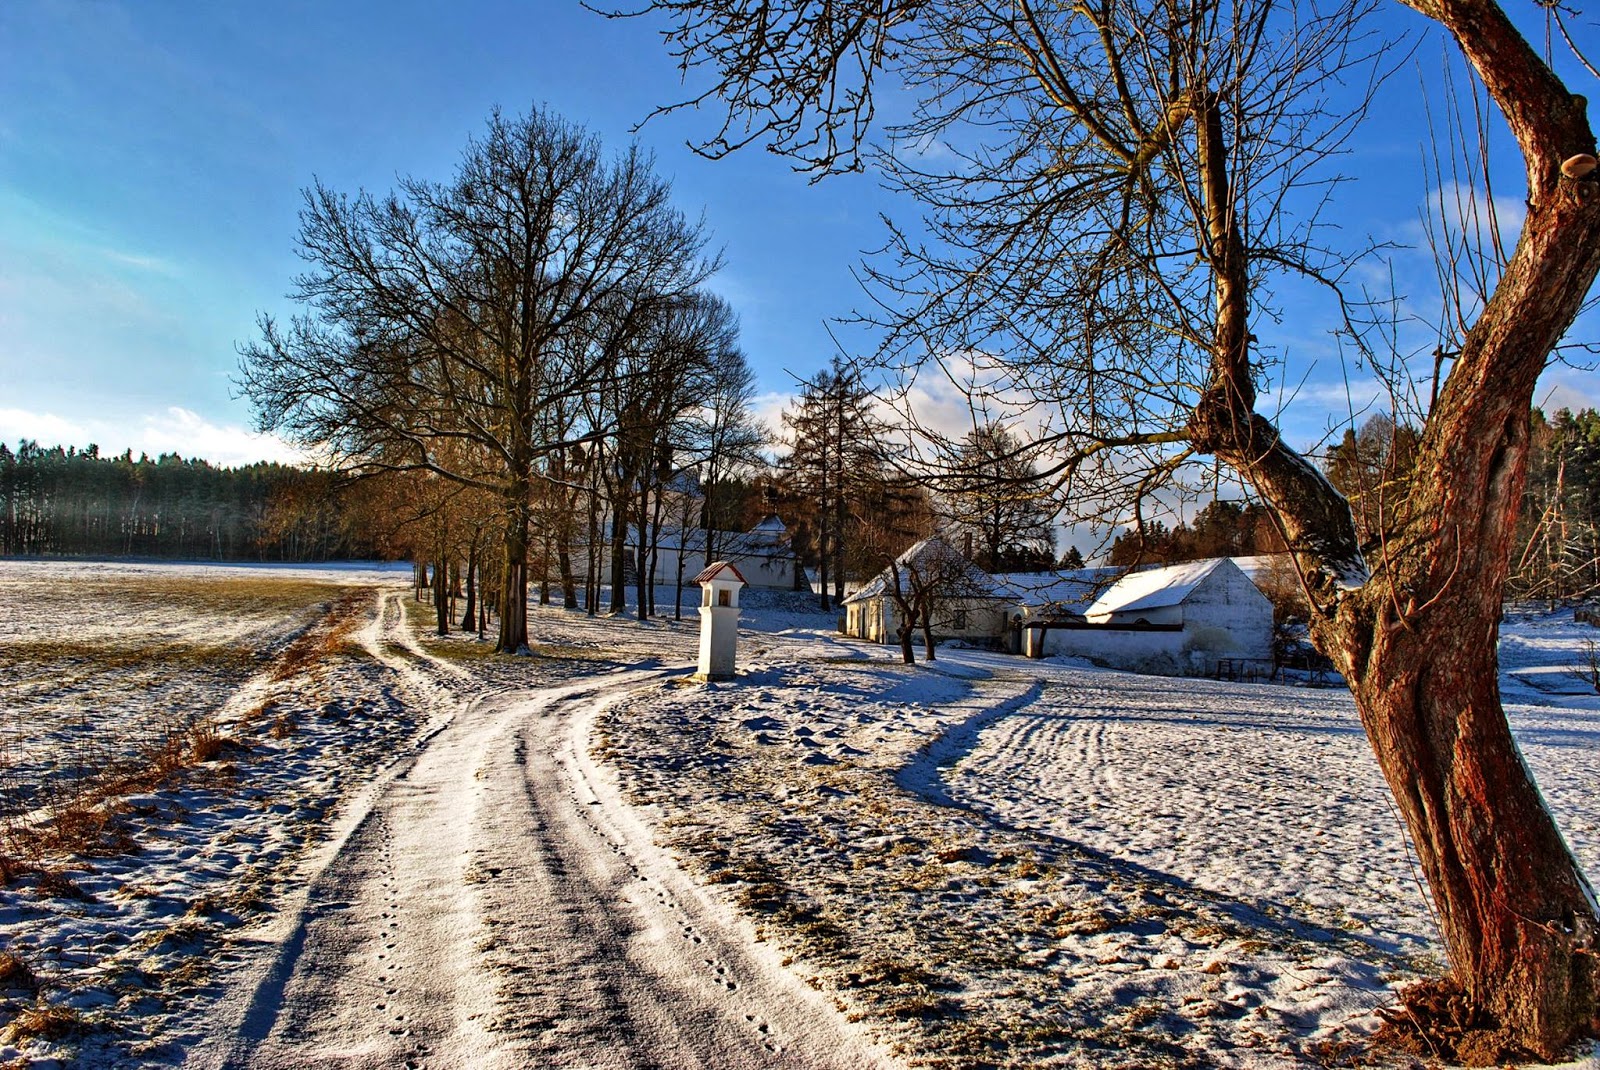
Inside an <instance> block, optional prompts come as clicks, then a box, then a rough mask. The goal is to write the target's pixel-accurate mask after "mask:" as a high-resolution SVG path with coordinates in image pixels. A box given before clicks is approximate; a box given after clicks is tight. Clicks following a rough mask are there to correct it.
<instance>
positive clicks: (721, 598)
mask: <svg viewBox="0 0 1600 1070" xmlns="http://www.w3.org/2000/svg"><path fill="white" fill-rule="evenodd" d="M731 593H732V592H730V591H728V590H727V589H726V588H724V589H723V590H720V591H718V592H717V605H719V606H726V605H731V604H732V603H731V602H729V601H728V596H729V595H730V594H731Z"/></svg>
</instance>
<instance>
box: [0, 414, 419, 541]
mask: <svg viewBox="0 0 1600 1070" xmlns="http://www.w3.org/2000/svg"><path fill="white" fill-rule="evenodd" d="M337 486H338V477H337V476H335V475H334V474H333V473H330V472H327V471H323V470H318V469H307V468H299V467H296V466H293V465H285V464H278V463H275V462H270V461H260V462H257V463H255V464H250V465H244V466H240V467H236V468H234V467H225V466H219V465H213V464H211V463H209V462H207V461H204V460H200V459H197V458H188V459H186V458H184V457H182V456H180V455H178V454H176V453H164V454H162V455H160V456H159V457H157V458H156V459H154V460H151V459H150V458H149V457H148V456H145V455H140V456H139V457H138V458H135V457H134V456H133V453H132V451H131V450H130V451H128V452H126V453H123V454H121V455H120V456H116V457H103V456H101V454H100V451H99V449H98V447H96V446H92V445H91V446H89V447H88V448H86V449H77V448H76V447H71V446H68V447H62V446H49V447H45V446H40V445H39V444H38V443H36V442H32V441H28V440H23V441H22V442H21V443H19V444H18V446H17V449H16V450H15V451H13V450H12V449H11V448H10V447H8V446H7V445H6V444H4V443H0V554H5V555H37V554H61V555H82V556H95V557H160V558H182V559H200V560H215V561H327V560H335V559H363V558H374V557H387V556H394V552H395V551H396V550H397V549H398V548H397V547H394V546H392V545H389V544H388V543H387V540H385V539H384V538H383V537H382V536H381V535H380V534H378V533H376V532H374V531H372V530H367V529H366V528H367V526H366V525H364V524H362V523H360V522H359V521H358V519H357V517H356V515H355V513H354V511H352V510H350V509H348V508H347V507H346V504H345V503H344V502H343V501H342V500H341V498H340V496H339V494H338V493H337Z"/></svg>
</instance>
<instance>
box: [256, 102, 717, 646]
mask: <svg viewBox="0 0 1600 1070" xmlns="http://www.w3.org/2000/svg"><path fill="white" fill-rule="evenodd" d="M305 200H306V206H305V209H304V210H303V211H302V213H301V217H300V235H299V244H300V250H299V251H300V255H301V257H302V259H303V260H305V262H306V263H307V264H308V269H307V271H306V272H305V273H304V274H302V275H300V276H299V277H298V278H297V279H296V280H295V281H296V285H295V289H294V291H293V292H292V294H291V296H292V297H293V298H294V299H295V300H297V301H299V302H300V303H301V304H303V305H304V306H305V307H306V309H307V311H306V313H305V314H304V315H301V316H297V317H296V318H295V319H294V320H293V321H292V322H291V323H290V324H289V325H288V326H287V328H281V327H280V326H279V325H278V324H277V323H275V322H274V321H273V320H272V319H271V318H270V317H265V316H264V317H262V320H261V332H262V337H261V340H260V341H258V342H254V343H251V344H250V345H247V346H245V347H243V348H242V350H241V353H242V358H243V359H242V362H241V372H242V385H243V388H244V392H245V394H246V396H248V397H249V398H250V400H251V401H252V402H253V403H254V405H255V407H256V411H257V414H258V417H259V421H260V424H261V426H262V427H263V428H276V429H278V430H279V431H281V432H283V433H284V434H285V435H286V436H287V437H289V438H290V439H291V440H293V441H296V442H298V443H301V444H303V445H306V446H312V447H317V448H321V449H326V450H329V451H331V452H333V453H335V454H336V455H338V456H339V457H340V458H341V459H342V460H343V461H344V463H345V464H346V465H348V466H350V467H351V468H355V469H374V468H408V469H416V470H421V471H430V472H433V473H435V474H437V475H439V476H440V477H442V478H445V479H449V480H452V481H454V482H458V483H461V484H463V485H466V486H471V487H476V488H479V489H482V490H485V491H488V492H490V493H493V494H495V495H496V496H497V497H498V498H499V500H500V502H501V513H502V515H501V532H500V536H501V541H502V544H503V546H504V563H503V569H502V576H503V581H504V582H503V584H502V589H501V605H500V634H499V639H498V643H497V649H498V650H500V651H504V652H507V653H514V652H518V651H522V650H526V648H527V640H528V631H527V627H528V626H527V561H528V551H529V525H530V520H531V509H532V506H531V501H532V497H533V484H534V477H535V465H536V464H537V462H539V461H540V459H541V458H544V457H546V456H549V455H550V454H552V453H553V452H555V451H558V450H563V449H566V448H568V447H569V446H571V445H573V442H571V441H570V440H568V439H565V438H560V437H558V438H546V437H542V436H541V433H542V432H548V431H551V430H555V431H557V432H558V433H559V428H552V427H551V426H550V425H548V424H547V423H546V422H545V421H543V420H542V418H541V414H542V413H543V412H544V411H545V410H546V408H547V407H549V406H551V405H557V404H561V403H563V402H565V401H569V400H571V399H574V398H577V397H581V396H582V395H584V394H585V393H587V392H590V391H592V390H594V389H595V388H596V385H597V384H598V383H599V382H600V381H602V380H603V379H604V378H605V377H606V376H607V375H608V374H609V373H610V361H611V360H612V359H613V357H614V352H613V351H612V350H610V349H608V347H606V346H605V345H603V344H600V343H599V342H597V341H596V338H597V336H598V335H599V333H600V324H598V323H597V322H596V321H597V320H598V319H599V318H600V312H601V310H602V309H604V310H606V312H607V313H608V314H609V315H610V316H611V317H612V318H615V317H617V316H624V317H625V316H626V315H627V310H628V309H629V308H631V307H632V306H633V305H635V304H638V303H642V302H653V301H660V300H663V299H668V298H671V297H672V296H673V295H678V294H686V293H689V292H690V291H692V290H693V289H694V288H695V287H697V286H698V285H699V284H700V283H701V282H703V281H704V280H705V278H706V277H707V276H709V274H710V273H711V272H712V271H713V270H714V268H715V266H716V264H715V261H714V260H712V259H706V258H705V257H703V256H702V250H703V249H704V248H705V244H706V239H705V236H704V234H703V233H702V230H701V227H700V225H699V224H698V223H693V222H690V221H688V220H686V219H685V218H684V216H683V215H682V214H681V213H680V212H678V211H677V210H676V209H674V208H673V207H672V205H671V203H670V188H669V186H668V184H667V183H666V182H665V181H663V180H662V179H660V178H658V177H657V176H655V175H654V174H653V173H652V171H651V159H650V157H649V156H648V155H647V154H645V153H643V152H641V151H639V150H638V149H637V148H636V147H632V148H629V149H628V150H627V151H626V152H624V153H622V154H621V155H620V156H618V157H616V158H615V159H612V160H607V159H605V158H604V157H603V156H602V154H601V152H600V147H599V145H598V143H597V142H596V140H595V139H594V138H593V137H591V136H590V135H588V134H586V133H585V132H584V131H583V130H581V129H580V128H578V127H576V126H573V125H572V124H569V123H567V122H565V121H563V120H561V119H559V118H557V117H556V116H555V115H553V114H551V113H549V112H546V111H541V110H537V109H535V110H534V111H532V112H531V113H530V114H529V115H528V116H526V117H524V118H519V119H507V118H504V117H503V116H501V115H500V114H499V113H498V112H496V113H495V114H494V116H493V117H492V118H491V119H490V120H489V124H488V127H487V129H486V130H485V132H484V134H483V135H482V136H481V137H479V138H474V139H472V140H470V141H469V142H468V144H467V149H466V152H465V154H464V155H463V157H462V161H461V164H460V166H459V168H458V170H457V173H456V175H455V177H454V179H453V180H452V181H450V182H448V183H443V184H441V183H435V182H429V181H424V180H421V179H414V178H408V179H405V180H403V181H402V182H401V183H400V192H399V193H397V194H395V193H391V194H389V195H387V196H385V197H383V198H381V199H380V198H377V197H374V196H372V195H371V194H368V193H361V194H359V195H357V196H356V197H354V198H349V197H346V196H343V195H341V194H338V193H335V192H333V191H332V190H329V189H327V188H325V187H323V186H321V185H320V184H319V185H317V186H315V187H314V188H313V189H311V190H309V191H307V193H306V196H305ZM446 446H448V447H450V449H449V450H448V455H447V453H446V451H445V450H443V449H442V447H446Z"/></svg>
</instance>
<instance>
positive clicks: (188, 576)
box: [0, 561, 403, 813]
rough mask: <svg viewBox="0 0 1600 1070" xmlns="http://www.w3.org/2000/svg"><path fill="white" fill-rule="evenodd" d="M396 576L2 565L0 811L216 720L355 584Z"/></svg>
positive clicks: (32, 802)
mask: <svg viewBox="0 0 1600 1070" xmlns="http://www.w3.org/2000/svg"><path fill="white" fill-rule="evenodd" d="M394 578H395V574H394V573H384V572H375V571H371V570H366V571H350V570H337V569H334V570H329V569H298V568H249V567H243V568H241V567H230V566H206V565H122V564H106V563H74V562H39V561H0V604H4V605H5V606H6V607H7V612H6V613H5V614H4V615H3V616H0V813H16V812H18V811H23V810H28V809H31V808H33V807H35V806H38V805H41V804H42V803H44V802H46V801H49V800H50V798H51V797H52V795H53V793H55V792H57V791H59V790H60V789H61V788H62V787H63V786H64V785H67V784H71V783H76V782H79V781H81V780H82V779H83V777H84V776H85V775H87V774H89V773H92V772H93V771H95V770H97V769H103V768H105V767H107V766H108V765H110V764H112V763H115V762H120V761H124V760H127V759H130V758H133V757H136V756H137V755H138V753H139V751H140V749H141V748H143V747H146V746H148V745H150V744H152V743H153V742H156V741H158V740H159V739H161V738H162V737H163V736H164V735H165V734H167V733H169V732H173V731H178V730H181V729H184V728H186V727H188V726H189V725H191V724H193V723H194V722H195V721H196V720H198V719H200V718H204V717H207V716H209V715H212V714H214V713H215V712H216V711H217V710H218V709H220V708H221V707H222V705H223V704H224V703H226V702H227V700H228V699H229V698H230V697H231V696H232V695H233V694H234V693H235V692H236V691H237V690H238V689H239V688H240V687H241V686H242V685H243V684H245V683H246V682H247V681H248V680H249V679H250V678H251V677H252V676H253V675H255V674H256V673H258V672H260V671H261V670H262V669H263V668H264V666H265V663H266V662H267V661H268V660H269V659H270V658H271V657H272V656H273V655H274V654H275V653H277V652H278V651H280V650H281V649H282V648H283V647H284V646H285V645H287V644H288V643H289V642H290V641H292V640H293V639H294V637H295V636H296V635H298V634H300V633H301V632H303V631H304V630H305V629H306V628H308V627H310V626H311V625H312V624H313V623H315V622H316V621H317V620H318V619H319V618H320V617H321V616H322V615H323V614H324V613H326V612H327V611H328V609H329V608H330V607H331V606H332V605H333V604H334V602H335V601H336V600H338V599H339V598H340V597H341V596H342V595H344V594H347V593H349V591H350V585H351V584H353V583H354V584H366V583H371V582H373V581H374V580H382V581H384V582H393V580H394ZM401 582H403V579H402V580H401Z"/></svg>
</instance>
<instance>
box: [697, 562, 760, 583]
mask: <svg viewBox="0 0 1600 1070" xmlns="http://www.w3.org/2000/svg"><path fill="white" fill-rule="evenodd" d="M730 579H731V580H738V581H739V582H740V583H745V582H748V581H746V580H745V578H744V573H742V572H740V571H739V569H738V567H737V566H736V565H734V563H733V562H732V561H713V562H712V563H711V564H709V565H707V566H706V567H705V568H703V569H701V570H700V575H698V576H696V577H695V578H694V579H693V581H691V582H694V583H702V584H703V583H710V582H711V581H712V580H722V581H723V582H724V583H726V582H727V581H728V580H730Z"/></svg>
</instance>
